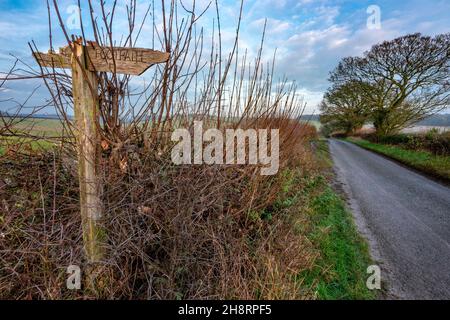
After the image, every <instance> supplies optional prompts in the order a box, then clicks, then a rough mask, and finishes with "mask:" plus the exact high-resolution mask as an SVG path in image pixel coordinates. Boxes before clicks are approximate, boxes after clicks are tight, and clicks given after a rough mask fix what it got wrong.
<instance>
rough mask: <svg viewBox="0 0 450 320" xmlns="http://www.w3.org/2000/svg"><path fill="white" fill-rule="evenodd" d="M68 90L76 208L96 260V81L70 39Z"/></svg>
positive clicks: (99, 246) (99, 245) (99, 244)
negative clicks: (71, 109) (72, 122)
mask: <svg viewBox="0 0 450 320" xmlns="http://www.w3.org/2000/svg"><path fill="white" fill-rule="evenodd" d="M73 46H74V47H73V53H72V59H71V63H72V93H73V104H74V112H75V126H76V133H77V137H76V138H77V148H78V176H79V181H80V212H81V219H82V224H83V239H84V247H85V250H86V255H87V258H88V260H89V261H90V262H99V261H100V260H101V259H102V258H103V254H104V247H103V242H104V241H103V240H104V239H102V238H104V235H105V233H104V231H102V227H101V225H100V219H101V218H102V216H103V214H102V202H101V184H100V177H99V172H98V171H99V160H100V157H101V154H100V147H99V146H100V137H99V132H98V128H99V127H98V126H99V104H98V92H97V91H98V81H97V75H96V73H95V72H92V71H90V70H89V69H88V60H87V59H88V57H87V55H86V51H85V48H84V46H83V44H82V43H81V41H80V42H74V43H73Z"/></svg>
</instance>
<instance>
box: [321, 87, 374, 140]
mask: <svg viewBox="0 0 450 320" xmlns="http://www.w3.org/2000/svg"><path fill="white" fill-rule="evenodd" d="M365 86H367V84H366V83H360V82H354V81H353V82H348V83H345V84H343V85H341V86H337V87H333V88H331V89H329V90H328V91H327V92H326V93H325V96H324V99H323V101H322V103H321V104H320V110H321V112H322V114H321V117H320V120H321V122H322V123H323V124H331V125H332V127H334V128H335V129H338V130H344V131H345V133H346V134H352V133H354V132H355V130H357V129H359V128H361V127H362V126H363V125H364V123H365V122H366V121H367V120H368V118H369V116H370V108H368V106H367V104H366V99H365V96H364V95H363V93H364V90H365V88H364V87H365Z"/></svg>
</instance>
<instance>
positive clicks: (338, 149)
mask: <svg viewBox="0 0 450 320" xmlns="http://www.w3.org/2000/svg"><path fill="white" fill-rule="evenodd" d="M330 152H331V155H332V158H333V160H334V166H335V171H336V176H337V180H338V182H339V184H340V185H341V186H342V188H343V189H344V191H345V194H347V196H348V203H349V205H350V207H351V209H352V211H353V214H354V216H355V220H356V222H357V225H358V227H359V229H360V231H361V232H362V233H363V235H364V236H365V237H366V238H367V239H368V241H369V244H370V247H371V252H372V255H373V256H374V259H375V260H376V262H375V263H376V264H378V265H380V267H381V270H382V273H381V276H382V280H383V285H384V286H385V287H387V290H386V292H387V294H386V296H387V297H388V298H399V299H450V188H449V187H447V186H444V185H442V184H440V183H438V182H435V181H433V180H431V179H429V178H427V177H425V176H423V175H421V174H419V173H417V172H415V171H412V170H410V169H407V168H405V167H404V166H402V165H399V164H397V163H395V162H393V161H391V160H388V159H386V158H385V157H382V156H380V155H377V154H375V153H373V152H370V151H367V150H365V149H362V148H360V147H358V146H356V145H354V144H351V143H349V142H345V141H340V140H334V139H332V140H330Z"/></svg>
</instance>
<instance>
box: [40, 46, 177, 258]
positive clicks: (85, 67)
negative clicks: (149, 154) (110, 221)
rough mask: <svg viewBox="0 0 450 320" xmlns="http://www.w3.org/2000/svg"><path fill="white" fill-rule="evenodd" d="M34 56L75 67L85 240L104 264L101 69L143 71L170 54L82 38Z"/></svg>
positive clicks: (45, 63)
mask: <svg viewBox="0 0 450 320" xmlns="http://www.w3.org/2000/svg"><path fill="white" fill-rule="evenodd" d="M34 57H35V59H36V60H37V62H38V63H39V65H40V66H42V67H51V68H71V69H72V93H73V102H74V112H75V127H76V131H75V133H76V134H77V137H76V140H77V149H78V175H79V183H80V212H81V218H82V224H83V226H82V227H83V240H84V247H85V251H86V255H87V258H88V260H89V261H90V262H99V261H101V260H102V258H103V257H104V249H105V248H104V241H103V240H104V238H105V235H106V233H105V231H104V230H103V229H102V227H101V225H100V222H101V221H100V220H101V218H102V216H103V208H102V201H101V192H102V184H101V180H100V178H99V162H100V159H101V154H100V137H99V132H98V129H99V108H100V106H99V101H98V100H99V99H98V79H97V74H96V72H115V73H121V74H131V75H141V74H142V73H144V72H145V71H146V70H147V69H148V68H149V67H151V66H152V65H154V64H157V63H164V62H167V60H168V59H169V57H170V55H169V53H166V52H160V51H155V50H150V49H141V48H117V47H102V46H99V45H98V44H96V43H93V42H89V45H88V46H84V45H83V41H82V39H78V40H77V41H76V42H73V43H71V44H70V45H69V47H66V48H62V49H60V52H59V54H56V53H54V52H49V53H40V52H36V53H34Z"/></svg>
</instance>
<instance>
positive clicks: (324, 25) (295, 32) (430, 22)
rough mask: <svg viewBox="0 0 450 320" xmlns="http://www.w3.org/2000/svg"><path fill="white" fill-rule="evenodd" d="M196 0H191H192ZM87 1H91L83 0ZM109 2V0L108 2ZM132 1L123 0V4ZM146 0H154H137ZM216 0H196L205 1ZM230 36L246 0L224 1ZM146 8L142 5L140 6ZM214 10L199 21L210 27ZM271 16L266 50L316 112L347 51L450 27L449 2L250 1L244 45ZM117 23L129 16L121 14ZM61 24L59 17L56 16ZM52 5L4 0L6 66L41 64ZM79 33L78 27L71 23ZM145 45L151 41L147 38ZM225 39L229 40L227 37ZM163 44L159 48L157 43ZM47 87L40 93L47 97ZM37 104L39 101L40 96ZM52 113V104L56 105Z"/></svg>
mask: <svg viewBox="0 0 450 320" xmlns="http://www.w3.org/2000/svg"><path fill="white" fill-rule="evenodd" d="M190 1H192V0H184V1H183V3H185V4H188V3H189V2H190ZM58 2H59V3H60V5H61V9H62V14H63V18H64V19H69V18H70V13H68V12H67V8H69V6H70V5H73V4H75V3H76V1H74V0H60V1H58ZM82 2H86V1H82ZM107 2H110V1H107ZM126 2H127V1H125V0H119V3H121V5H122V6H123V4H124V3H126ZM138 2H139V3H140V4H141V5H145V4H146V3H148V1H144V0H140V1H138ZM208 2H209V0H197V3H198V4H197V6H198V7H199V8H201V7H204V6H205V5H206V4H207V3H208ZM371 5H376V6H378V7H379V8H380V12H381V28H380V29H369V28H368V27H367V20H368V18H369V14H368V13H367V9H368V7H369V6H371ZM219 7H220V12H221V16H222V27H223V33H224V39H225V42H226V41H227V39H230V42H231V38H232V35H233V34H234V26H235V23H236V20H237V16H236V15H237V13H238V8H239V3H238V2H237V1H231V0H222V1H221V0H219ZM141 13H142V12H141ZM214 14H215V13H214V10H210V12H209V13H208V14H207V15H206V16H204V17H203V18H202V20H201V21H200V23H201V24H203V25H204V26H205V27H206V29H207V30H208V28H210V26H211V22H212V19H213V17H214ZM266 18H267V19H268V30H267V39H266V47H265V49H266V50H265V53H266V55H265V57H267V58H269V57H271V56H272V54H273V51H274V49H275V48H276V49H277V60H276V66H277V74H278V75H280V76H281V75H286V76H287V77H288V78H289V79H290V80H293V81H296V83H297V84H298V86H299V93H301V94H302V95H304V97H305V100H306V101H307V103H308V112H314V111H315V110H316V106H317V104H318V103H319V102H320V100H321V98H322V95H323V92H324V91H325V90H326V88H327V87H328V85H329V84H328V82H327V77H328V73H329V72H330V71H331V70H332V69H333V68H334V67H335V66H336V64H337V63H338V62H339V60H340V59H341V58H343V57H345V56H354V55H360V54H362V53H363V52H364V51H365V50H368V49H369V48H370V47H371V46H372V45H373V44H376V43H378V42H380V41H383V40H389V39H393V38H395V37H398V36H401V35H405V34H407V33H412V32H421V33H423V34H427V35H434V34H438V33H444V32H450V1H448V0H411V1H387V0H384V1H365V0H362V1H361V0H360V1H350V0H335V1H331V0H246V1H245V5H244V18H243V22H242V34H241V47H242V46H245V47H247V48H248V49H249V52H250V53H255V51H256V48H257V46H258V43H259V40H260V34H261V31H262V26H263V24H264V19H266ZM120 19H121V17H120V16H119V19H118V25H120V24H121V23H123V22H124V21H120ZM54 23H55V25H56V20H55V21H54ZM47 29H48V28H47V8H46V5H45V0H26V1H25V0H0V72H4V71H6V70H8V68H9V66H10V65H11V63H12V62H13V61H14V59H13V58H12V57H11V56H10V54H13V55H15V56H18V57H20V58H22V59H24V61H26V62H27V63H30V64H34V61H33V60H32V59H31V57H30V53H29V49H28V46H27V42H28V41H30V40H34V41H35V42H36V43H37V45H38V47H39V48H40V49H41V50H46V49H48V35H47ZM71 31H72V32H73V33H74V34H76V33H77V30H71ZM54 36H55V44H56V45H55V46H57V45H64V41H63V37H62V35H61V34H59V33H58V32H55V35H54ZM139 45H140V46H145V47H150V46H151V43H150V42H149V41H148V39H146V38H145V37H143V38H142V40H141V43H140V44H139ZM225 45H226V44H225ZM156 49H158V48H156ZM37 84H38V83H37V82H36V81H27V82H22V83H21V84H20V85H19V84H9V85H7V86H6V88H3V89H1V91H0V109H3V110H4V109H5V108H6V106H5V105H1V104H4V102H3V103H2V102H1V101H2V100H4V99H6V98H9V97H14V98H17V99H19V98H20V97H24V96H26V95H27V93H29V92H31V90H33V88H34V87H35V86H36V85H37ZM45 97H46V95H45V90H44V89H43V88H42V89H41V90H39V91H38V93H37V96H36V98H35V100H36V101H38V100H39V99H41V100H42V99H45ZM36 103H37V102H36ZM49 113H51V111H49Z"/></svg>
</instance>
